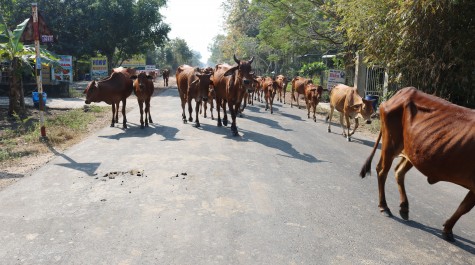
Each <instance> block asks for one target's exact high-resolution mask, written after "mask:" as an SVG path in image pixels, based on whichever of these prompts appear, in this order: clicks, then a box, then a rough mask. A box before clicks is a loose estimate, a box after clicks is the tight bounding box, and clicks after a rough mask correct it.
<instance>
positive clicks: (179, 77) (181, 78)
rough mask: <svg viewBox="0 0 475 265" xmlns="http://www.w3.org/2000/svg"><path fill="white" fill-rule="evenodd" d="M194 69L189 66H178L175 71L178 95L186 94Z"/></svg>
mask: <svg viewBox="0 0 475 265" xmlns="http://www.w3.org/2000/svg"><path fill="white" fill-rule="evenodd" d="M194 71H195V69H194V68H193V67H191V66H189V65H186V64H184V65H180V66H179V67H178V68H177V70H176V83H177V87H178V90H179V91H180V93H186V91H187V89H188V86H189V85H190V79H191V77H192V76H194Z"/></svg>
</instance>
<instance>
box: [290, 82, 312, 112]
mask: <svg viewBox="0 0 475 265" xmlns="http://www.w3.org/2000/svg"><path fill="white" fill-rule="evenodd" d="M309 83H313V81H312V79H307V78H303V77H300V76H297V77H295V78H294V79H292V92H291V93H292V94H291V99H290V107H291V108H292V107H293V104H292V102H293V101H294V100H295V101H297V106H298V107H299V109H300V103H299V99H300V95H304V94H305V86H306V85H307V84H309ZM295 93H297V97H295Z"/></svg>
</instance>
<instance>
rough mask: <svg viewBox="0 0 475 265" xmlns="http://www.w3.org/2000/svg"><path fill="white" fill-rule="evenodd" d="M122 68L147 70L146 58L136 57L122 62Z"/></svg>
mask: <svg viewBox="0 0 475 265" xmlns="http://www.w3.org/2000/svg"><path fill="white" fill-rule="evenodd" d="M121 66H122V67H128V68H141V69H142V70H144V69H145V57H143V56H134V57H133V58H132V59H129V60H125V61H124V62H122V65H121Z"/></svg>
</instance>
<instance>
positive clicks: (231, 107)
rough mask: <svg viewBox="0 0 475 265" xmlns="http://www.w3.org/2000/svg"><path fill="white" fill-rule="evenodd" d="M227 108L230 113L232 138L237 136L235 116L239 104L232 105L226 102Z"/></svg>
mask: <svg viewBox="0 0 475 265" xmlns="http://www.w3.org/2000/svg"><path fill="white" fill-rule="evenodd" d="M228 108H229V111H230V112H231V119H232V122H231V132H232V134H233V136H238V135H239V133H238V130H237V126H236V116H237V115H236V114H237V111H238V110H239V104H233V103H232V102H228Z"/></svg>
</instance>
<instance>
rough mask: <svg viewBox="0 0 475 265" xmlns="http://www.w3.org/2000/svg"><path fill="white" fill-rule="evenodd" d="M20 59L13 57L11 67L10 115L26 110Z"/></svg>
mask: <svg viewBox="0 0 475 265" xmlns="http://www.w3.org/2000/svg"><path fill="white" fill-rule="evenodd" d="M20 67H21V65H20V60H19V59H18V58H13V60H12V62H11V67H9V69H10V79H9V80H10V82H9V83H10V98H9V105H8V115H9V116H12V115H13V113H17V114H19V113H20V112H21V111H24V110H25V100H24V97H23V85H22V84H23V83H22V80H21V71H20Z"/></svg>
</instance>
